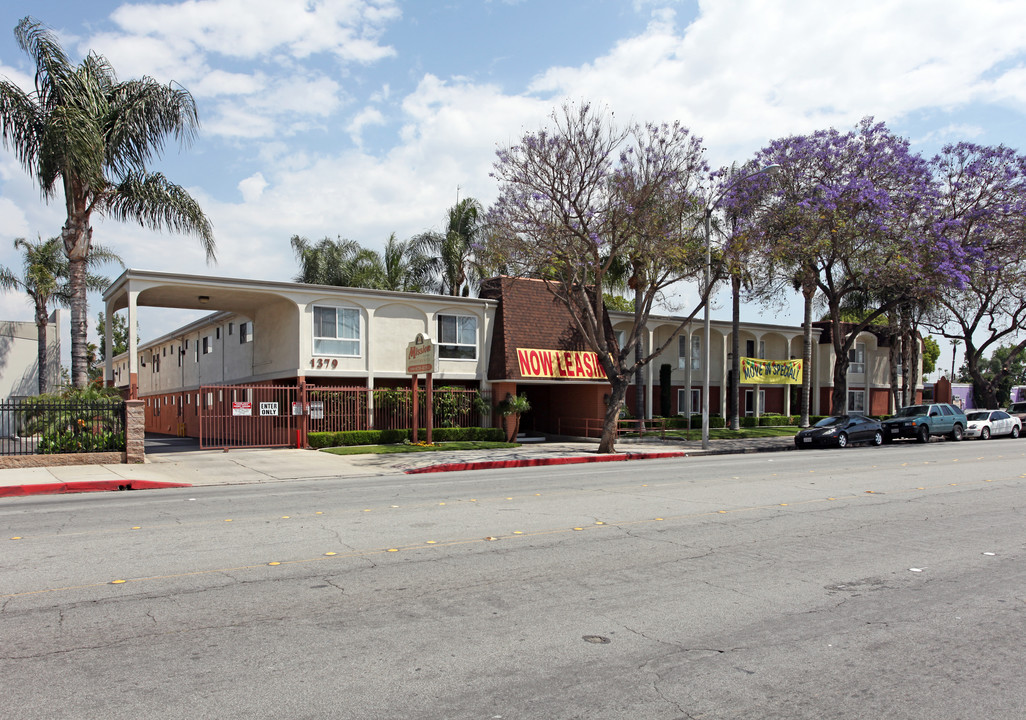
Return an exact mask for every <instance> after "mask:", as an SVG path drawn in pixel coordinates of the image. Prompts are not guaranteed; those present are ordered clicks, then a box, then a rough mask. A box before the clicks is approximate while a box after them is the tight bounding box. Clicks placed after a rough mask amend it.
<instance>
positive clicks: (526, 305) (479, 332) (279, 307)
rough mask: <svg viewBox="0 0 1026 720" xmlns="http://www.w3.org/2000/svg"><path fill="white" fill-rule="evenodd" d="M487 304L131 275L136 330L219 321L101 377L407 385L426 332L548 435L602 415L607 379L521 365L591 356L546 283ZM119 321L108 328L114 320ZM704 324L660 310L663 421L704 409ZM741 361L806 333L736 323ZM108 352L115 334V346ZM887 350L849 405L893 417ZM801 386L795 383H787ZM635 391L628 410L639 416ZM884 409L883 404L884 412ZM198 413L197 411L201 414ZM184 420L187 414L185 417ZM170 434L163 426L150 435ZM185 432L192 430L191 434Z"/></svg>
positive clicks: (646, 374)
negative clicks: (523, 400) (159, 316)
mask: <svg viewBox="0 0 1026 720" xmlns="http://www.w3.org/2000/svg"><path fill="white" fill-rule="evenodd" d="M482 296H483V297H480V298H460V297H449V296H442V295H428V294H417V293H397V292H387V291H379V290H367V289H361V288H339V287H326V286H318V285H308V284H301V283H291V282H272V281H259V280H244V279H235V278H220V277H210V276H195V275H179V274H172V273H160V272H151V271H143V270H128V271H126V272H125V273H124V274H123V275H122V276H121V277H120V278H118V279H117V280H116V281H115V282H114V283H113V284H112V285H111V287H110V288H109V289H108V290H107V292H106V293H105V294H104V302H105V303H106V311H107V313H108V316H109V314H110V313H112V312H118V311H125V312H127V314H128V317H127V321H128V326H129V327H135V326H136V317H135V316H136V312H137V308H138V307H140V306H158V307H167V308H188V309H200V310H202V309H210V310H212V312H211V314H210V315H208V316H206V317H203V318H201V319H200V320H197V321H195V322H192V323H189V324H187V325H184V326H183V327H180V328H178V329H176V330H175V331H173V332H171V333H169V334H167V335H164V336H162V337H159V338H155V339H153V340H150V341H148V342H146V343H144V344H142V345H137V344H136V342H135V338H134V336H133V337H130V342H131V345H130V349H129V351H128V352H127V353H125V354H123V355H121V356H119V357H117V358H114V359H112V361H110V362H109V363H108V365H107V368H106V375H105V376H106V378H107V380H108V382H111V383H113V384H115V385H117V386H119V387H122V388H124V389H125V391H126V393H127V394H128V395H130V396H133V397H140V398H144V399H148V402H150V403H157V404H171V405H178V406H179V408H181V407H182V405H185V406H189V405H193V404H194V403H196V404H198V401H199V394H198V391H199V388H201V387H204V386H213V385H254V384H273V385H283V386H289V385H297V384H299V383H306V384H312V385H316V386H318V387H343V386H349V387H366V388H388V387H398V386H402V385H405V384H408V382H409V375H407V374H406V372H405V351H406V348H407V344H408V343H410V342H411V341H412V340H413V339H414V338H415V337H416V336H417V334H418V333H421V334H426V335H430V336H431V337H432V338H434V341H435V343H436V344H437V345H438V348H439V361H438V369H437V373H436V374H435V381H436V382H437V383H444V384H448V385H458V386H459V385H462V386H465V387H468V388H475V389H480V390H483V391H488V392H493V393H495V394H496V399H498V397H499V395H501V396H505V394H506V393H507V392H513V393H520V392H522V393H525V394H527V395H528V397H529V399H530V400H531V401H532V405H533V407H535V408H536V411H535V412H533V413H532V417H531V418H530V420H529V423H530V425H531V426H532V427H533V429H536V430H538V431H540V432H557V429H559V428H562V427H564V426H565V425H566V424H567V423H569V421H570V420H571V419H572V418H574V417H576V416H581V417H592V418H596V417H601V415H602V408H603V402H604V398H605V397H606V395H607V392H608V384H607V383H606V382H605V381H604V380H601V379H596V378H593V377H592V378H583V377H567V376H561V377H538V376H534V375H532V374H531V373H530V372H527V371H525V370H524V369H523V368H521V367H518V365H517V360H516V357H517V351H518V350H520V349H525V348H532V349H550V350H552V351H560V352H565V351H574V352H582V351H584V352H588V351H587V348H585V347H584V346H583V345H582V342H581V339H580V338H579V337H575V332H576V331H575V330H573V328H572V324H571V323H570V322H569V316H567V315H566V311H565V309H563V308H562V306H560V305H559V304H558V303H555V302H554V301H553V299H552V297H551V295H550V294H549V293H548V291H547V290H546V289H545V287H544V285H543V283H540V282H538V281H530V280H515V279H512V278H495V279H492V280H489V281H486V282H485V283H484V284H483V286H482ZM632 321H633V315H632V314H629V313H622V312H615V311H611V312H609V323H610V330H611V332H612V333H614V334H615V335H617V336H620V337H622V335H620V333H622V332H625V331H626V329H627V328H628V327H629V326H630V323H631V322H632ZM111 325H112V324H111ZM704 335H705V333H704V329H703V326H702V323H701V322H698V321H694V322H691V323H689V324H685V325H684V326H683V327H681V320H680V318H675V317H672V316H653V317H651V318H650V320H649V323H648V326H647V328H646V331H645V335H644V341H645V346H646V350H647V349H648V348H652V347H658V346H659V345H661V344H663V343H664V342H665V343H667V345H666V347H665V349H664V350H663V351H662V352H661V354H660V355H659V356H658V357H657V358H656V359H655V360H654V361H653V362H651V363H650V364H649V365H648V366H647V367H646V368H645V370H644V371H643V383H644V385H645V389H644V397H645V414H646V415H648V416H652V414H653V413H656V414H658V413H659V412H660V410H663V408H661V407H660V406H659V405H660V403H659V388H660V379H659V373H660V368H661V367H662V366H663V365H668V366H669V368H670V384H671V387H672V392H671V407H670V408H669V409H668V413H667V414H684V413H686V412H688V411H691V412H699V411H700V408H701V402H702V397H701V393H702V385H703V378H704V368H703V363H704V362H705V358H706V347H705V343H706V339H705V337H704ZM813 338H814V342H815V346H814V350H813V363H812V367H811V368H808V369H806V372H811V373H812V377H813V392H812V414H814V415H816V414H827V412H828V410H829V407H828V406H829V402H830V391H831V389H832V363H833V349H832V346H831V344H830V343H829V341H828V340H825V339H824V338H825V336H824V333H823V329H822V328H821V327H817V328H815V330H814V335H813ZM739 339H740V348H741V355H742V356H744V357H753V358H762V359H767V360H788V359H793V358H801V357H802V347H803V332H802V328H800V327H796V326H789V325H777V324H770V323H742V325H741V330H740V338H739ZM107 342H108V345H109V344H110V343H111V339H110V338H108V339H107ZM708 343H709V347H708V358H709V366H710V392H709V395H710V398H709V400H710V413H711V414H713V415H721V416H726V415H728V407H727V403H728V395H729V392H728V390H729V387H730V383H731V377H730V373H729V369H730V366H731V355H730V352H731V346H732V343H731V326H730V323H729V322H721V321H714V322H712V324H711V329H710V337H709V340H708ZM888 376H889V372H888V348H887V347H885V345H884V343H883V342H882V341H881V339H880V338H879V337H877V336H876V335H874V334H872V333H863V334H862V335H861V336H860V337H859V338H858V341H857V343H856V345H855V349H854V350H853V353H852V369H851V372H849V376H848V397H849V404H850V406H851V409H852V410H857V411H863V412H867V413H873V414H884V413H886V412H889V411H890V408H889V407H887V405H886V404H887V403H888V402H889V398H888V393H887V388H888ZM798 387H799V386H791V385H742V386H741V388H740V399H739V408H738V410H739V412H741V413H743V414H748V415H762V414H765V413H781V414H792V413H793V414H797V413H798V412H800V408H799V405H798V403H799V398H800V393H799V392H798V389H797V388H798ZM792 388H794V389H792ZM634 395H635V394H634V392H633V391H632V392H629V393H628V405H629V407H630V408H631V409H632V411H634V412H636V408H634V404H635V401H634ZM881 402H883V403H884V406H883V407H882V408H881V407H880V404H881ZM198 411H199V410H198V408H196V407H194V408H193V413H192V414H196V413H198ZM177 414H178V415H189V413H181V412H179V413H177ZM150 429H151V430H159V431H162V432H167V431H168V430H169V428H167V427H156V426H153V427H150ZM189 434H192V433H191V431H189Z"/></svg>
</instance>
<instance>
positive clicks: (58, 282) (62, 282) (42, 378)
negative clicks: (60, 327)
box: [0, 237, 121, 395]
mask: <svg viewBox="0 0 1026 720" xmlns="http://www.w3.org/2000/svg"><path fill="white" fill-rule="evenodd" d="M14 248H15V249H16V250H24V251H25V257H24V258H23V265H24V268H23V271H22V275H21V277H19V276H18V275H16V274H15V273H14V272H13V271H12V270H10V269H9V268H6V267H0V288H3V289H5V290H24V291H25V292H26V293H27V294H28V296H29V297H30V298H32V304H33V306H34V307H35V318H36V336H37V338H38V344H39V354H38V360H37V366H38V370H39V394H40V395H42V394H43V393H45V392H46V391H47V390H48V389H49V388H47V382H46V380H47V377H48V370H47V365H48V364H49V358H48V357H47V347H46V328H47V325H48V323H49V317H48V314H47V309H48V308H49V307H50V305H51V304H53V305H61V306H63V307H68V306H69V305H71V302H72V299H73V293H72V289H71V285H70V282H69V263H68V260H67V258H66V257H65V256H64V246H63V243H62V242H61V239H60V238H56V237H55V238H50V239H49V240H47V241H45V242H44V241H43V240H42V238H40V240H39V242H34V243H33V242H29V241H28V240H26V239H24V238H18V239H16V240H15V241H14ZM107 262H116V263H119V264H121V258H119V257H118V256H117V255H115V254H114V253H112V252H110V251H109V250H107V249H106V248H101V247H95V248H93V252H92V253H91V254H90V256H89V262H88V264H89V265H90V266H94V265H99V264H102V263H107ZM85 282H86V287H87V289H89V290H105V289H106V288H107V286H108V285H110V280H109V279H108V278H105V277H100V276H98V275H91V274H87V275H86V278H85Z"/></svg>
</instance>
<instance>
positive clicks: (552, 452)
mask: <svg viewBox="0 0 1026 720" xmlns="http://www.w3.org/2000/svg"><path fill="white" fill-rule="evenodd" d="M616 447H617V454H618V455H623V456H625V457H622V458H618V459H619V460H644V459H646V457H648V458H657V457H682V458H683V457H695V456H700V455H718V454H732V453H748V452H773V451H779V450H790V449H791V448H793V447H794V441H793V440H792V439H791V438H789V437H779V438H757V439H752V440H713V441H711V443H710V448H709V450H707V451H703V450H702V447H701V441H699V440H692V441H680V442H678V441H672V442H671V441H666V442H661V441H658V440H655V441H632V440H620V441H619V442H618V443H617V446H616ZM597 448H598V444H597V443H596V442H551V443H531V444H524V445H521V446H520V447H517V448H509V449H499V450H458V451H440V452H423V453H397V454H391V455H371V454H368V455H332V454H330V453H323V452H316V451H313V450H295V449H253V450H247V449H243V450H231V451H229V452H224V451H222V450H189V451H185V452H161V453H157V452H154V453H148V454H147V457H146V459H147V462H146V463H145V464H143V465H68V466H63V467H48V468H23V469H14V470H0V489H4V488H11V489H10V490H7V491H6V492H7V493H8V494H12V493H13V494H36V493H39V492H49V493H53V492H67V491H69V490H61V489H55V488H54V487H53V486H55V485H62V484H65V483H88V485H87V486H85V487H84V489H87V490H88V489H93V490H99V489H110V490H117V489H122V488H125V487H126V486H127V485H129V484H132V488H131V489H144V488H145V487H146V484H149V483H160V484H162V483H170V484H175V485H180V484H183V483H185V484H189V485H193V486H203V485H237V484H251V483H270V482H288V481H290V480H316V479H318V478H330V477H366V476H376V475H401V474H404V473H408V472H426V471H430V469H431V468H432V467H434V466H442V468H440V469H444V470H454V469H484V468H487V467H517V466H527V465H532V466H536V465H556V464H567V463H570V462H604V461H609V459H610V456H608V455H599V454H598V453H597V452H596V450H597ZM133 483H134V484H133ZM32 485H36V486H50V489H49V490H34V489H32V488H28V487H24V486H32ZM72 487H74V486H72ZM158 487H159V485H158ZM19 488H20V490H19ZM71 491H74V490H71Z"/></svg>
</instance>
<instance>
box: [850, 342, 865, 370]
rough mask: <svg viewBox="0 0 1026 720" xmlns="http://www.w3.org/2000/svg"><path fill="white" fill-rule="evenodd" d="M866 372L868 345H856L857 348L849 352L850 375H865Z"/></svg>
mask: <svg viewBox="0 0 1026 720" xmlns="http://www.w3.org/2000/svg"><path fill="white" fill-rule="evenodd" d="M865 372H866V344H865V343H855V347H853V348H852V349H851V350H849V351H848V373H849V374H852V375H863V374H865Z"/></svg>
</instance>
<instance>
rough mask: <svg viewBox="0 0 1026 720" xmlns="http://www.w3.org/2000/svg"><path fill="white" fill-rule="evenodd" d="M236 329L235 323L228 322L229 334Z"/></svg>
mask: <svg viewBox="0 0 1026 720" xmlns="http://www.w3.org/2000/svg"><path fill="white" fill-rule="evenodd" d="M234 330H235V323H228V334H229V335H231V334H232V333H233V332H234Z"/></svg>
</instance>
